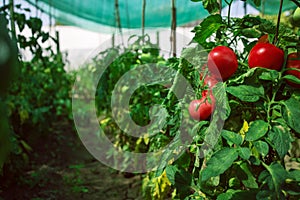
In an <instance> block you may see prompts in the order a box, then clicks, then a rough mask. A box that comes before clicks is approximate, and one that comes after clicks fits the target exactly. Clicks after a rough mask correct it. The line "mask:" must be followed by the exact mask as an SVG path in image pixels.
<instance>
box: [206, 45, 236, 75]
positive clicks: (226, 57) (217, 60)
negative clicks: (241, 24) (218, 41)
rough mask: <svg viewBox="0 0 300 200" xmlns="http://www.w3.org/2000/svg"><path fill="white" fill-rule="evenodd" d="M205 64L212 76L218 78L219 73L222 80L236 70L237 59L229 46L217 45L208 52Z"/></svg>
mask: <svg viewBox="0 0 300 200" xmlns="http://www.w3.org/2000/svg"><path fill="white" fill-rule="evenodd" d="M207 65H208V69H209V71H210V72H211V74H212V75H213V76H214V77H216V78H218V75H219V74H220V75H221V78H222V79H223V80H227V79H228V78H229V77H230V76H232V75H233V74H234V73H235V72H236V70H237V68H238V61H237V58H236V55H235V53H234V52H233V51H232V50H231V49H230V48H229V47H226V46H218V47H215V48H214V49H212V50H211V51H210V52H209V54H208V60H207Z"/></svg>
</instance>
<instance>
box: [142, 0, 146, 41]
mask: <svg viewBox="0 0 300 200" xmlns="http://www.w3.org/2000/svg"><path fill="white" fill-rule="evenodd" d="M145 14H146V0H143V6H142V36H143V37H144V35H145ZM143 41H144V39H143Z"/></svg>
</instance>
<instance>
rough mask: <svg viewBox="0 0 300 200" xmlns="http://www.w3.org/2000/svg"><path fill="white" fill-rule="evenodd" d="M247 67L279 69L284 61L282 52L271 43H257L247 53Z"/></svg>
mask: <svg viewBox="0 0 300 200" xmlns="http://www.w3.org/2000/svg"><path fill="white" fill-rule="evenodd" d="M248 61H249V67H250V68H253V67H263V68H268V69H275V70H280V69H281V68H282V66H283V62H284V52H283V50H282V49H279V48H278V47H276V46H275V45H273V44H269V43H258V44H256V45H255V46H254V47H253V48H252V49H251V51H250V53H249V58H248Z"/></svg>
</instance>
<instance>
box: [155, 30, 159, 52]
mask: <svg viewBox="0 0 300 200" xmlns="http://www.w3.org/2000/svg"><path fill="white" fill-rule="evenodd" d="M156 45H157V47H158V48H159V32H158V31H156Z"/></svg>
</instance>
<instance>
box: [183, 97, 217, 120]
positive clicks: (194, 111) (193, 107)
mask: <svg viewBox="0 0 300 200" xmlns="http://www.w3.org/2000/svg"><path fill="white" fill-rule="evenodd" d="M214 108H215V98H214V97H213V95H210V101H209V99H208V98H207V96H203V97H202V98H201V99H196V100H193V101H191V103H190V105H189V113H190V115H191V117H192V118H193V119H195V120H198V121H201V120H206V119H207V118H208V117H209V116H210V115H211V114H212V112H213V111H214Z"/></svg>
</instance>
